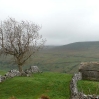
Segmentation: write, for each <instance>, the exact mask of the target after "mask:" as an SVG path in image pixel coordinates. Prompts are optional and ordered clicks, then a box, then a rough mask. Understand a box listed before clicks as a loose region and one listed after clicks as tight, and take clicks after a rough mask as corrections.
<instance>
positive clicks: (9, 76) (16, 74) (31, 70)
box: [0, 66, 41, 82]
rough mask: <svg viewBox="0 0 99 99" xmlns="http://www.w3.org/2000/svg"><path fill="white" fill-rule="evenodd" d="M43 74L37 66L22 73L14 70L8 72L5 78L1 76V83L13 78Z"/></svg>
mask: <svg viewBox="0 0 99 99" xmlns="http://www.w3.org/2000/svg"><path fill="white" fill-rule="evenodd" d="M38 72H41V71H40V70H39V68H38V67H37V66H30V68H29V69H26V70H24V71H22V73H20V72H19V71H18V70H16V69H13V70H10V71H8V72H7V73H6V74H5V75H4V76H2V75H0V82H3V81H5V80H6V79H8V78H13V77H15V76H31V74H33V73H38Z"/></svg>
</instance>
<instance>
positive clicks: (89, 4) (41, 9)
mask: <svg viewBox="0 0 99 99" xmlns="http://www.w3.org/2000/svg"><path fill="white" fill-rule="evenodd" d="M8 17H12V18H15V19H16V20H28V21H33V22H34V23H36V24H39V25H40V26H42V29H41V30H40V34H42V36H43V38H46V39H47V42H46V45H65V44H68V43H73V42H81V41H98V40H99V0H0V20H5V19H6V18H8Z"/></svg>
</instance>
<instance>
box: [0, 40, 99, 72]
mask: <svg viewBox="0 0 99 99" xmlns="http://www.w3.org/2000/svg"><path fill="white" fill-rule="evenodd" d="M11 61H12V59H11V58H10V56H7V58H6V59H5V57H3V56H1V57H0V69H1V70H5V69H6V70H8V69H13V68H15V65H14V64H12V63H11ZM86 61H99V42H77V43H72V44H68V45H64V46H58V47H55V46H53V47H52V46H51V47H48V48H45V49H44V50H43V51H41V52H39V53H38V54H36V55H35V56H34V57H32V58H31V59H30V60H29V61H28V62H27V64H25V66H24V67H26V66H31V65H37V66H38V67H39V68H40V69H41V70H42V71H52V72H62V73H75V72H77V71H78V68H79V64H80V62H86ZM26 68H29V67H26Z"/></svg>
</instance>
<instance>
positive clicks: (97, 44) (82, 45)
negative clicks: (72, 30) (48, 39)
mask: <svg viewBox="0 0 99 99" xmlns="http://www.w3.org/2000/svg"><path fill="white" fill-rule="evenodd" d="M96 48H97V49H99V41H89V42H75V43H71V44H67V45H63V46H56V47H54V48H52V50H71V51H73V50H75V51H78V50H79V51H82V50H88V49H89V50H90V49H96Z"/></svg>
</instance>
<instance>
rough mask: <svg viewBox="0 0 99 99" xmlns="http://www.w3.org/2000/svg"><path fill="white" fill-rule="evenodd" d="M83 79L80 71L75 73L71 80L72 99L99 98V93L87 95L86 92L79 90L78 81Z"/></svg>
mask: <svg viewBox="0 0 99 99" xmlns="http://www.w3.org/2000/svg"><path fill="white" fill-rule="evenodd" d="M81 79H82V75H81V73H80V72H79V73H78V74H74V75H73V77H72V80H71V82H70V91H71V96H70V99H99V95H98V96H97V95H85V94H84V93H82V92H79V91H78V88H77V82H78V80H81Z"/></svg>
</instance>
